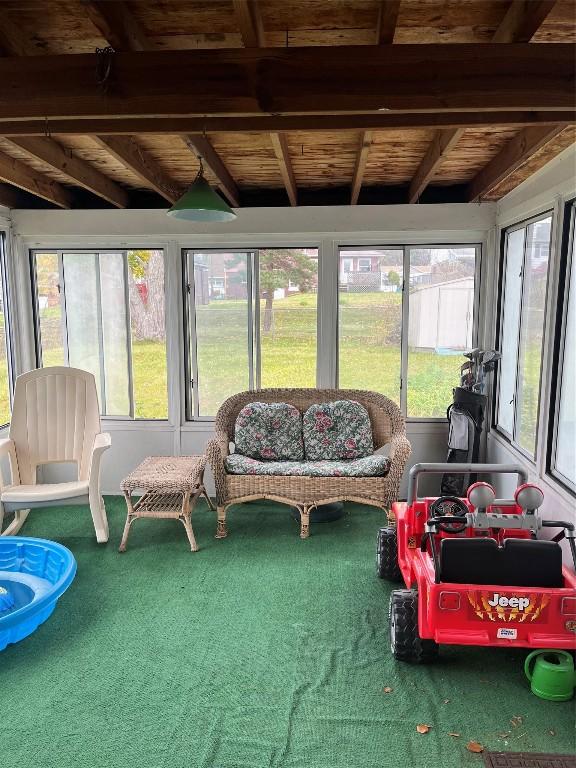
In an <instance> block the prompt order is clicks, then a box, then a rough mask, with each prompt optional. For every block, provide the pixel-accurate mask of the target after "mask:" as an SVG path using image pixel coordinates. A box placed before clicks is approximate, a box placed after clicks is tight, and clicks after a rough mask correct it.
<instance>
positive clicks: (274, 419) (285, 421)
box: [234, 403, 304, 461]
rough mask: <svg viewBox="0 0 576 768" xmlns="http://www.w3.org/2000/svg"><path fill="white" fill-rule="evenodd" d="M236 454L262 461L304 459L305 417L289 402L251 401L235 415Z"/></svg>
mask: <svg viewBox="0 0 576 768" xmlns="http://www.w3.org/2000/svg"><path fill="white" fill-rule="evenodd" d="M234 443H235V446H236V447H235V450H236V453H241V454H242V455H243V456H250V458H252V459H261V460H262V461H302V459H303V458H304V443H303V441H302V416H301V414H300V411H299V410H298V409H297V408H295V407H294V406H293V405H289V404H288V403H249V404H248V405H245V406H244V408H242V410H241V411H240V413H239V414H238V416H237V417H236V426H235V432H234Z"/></svg>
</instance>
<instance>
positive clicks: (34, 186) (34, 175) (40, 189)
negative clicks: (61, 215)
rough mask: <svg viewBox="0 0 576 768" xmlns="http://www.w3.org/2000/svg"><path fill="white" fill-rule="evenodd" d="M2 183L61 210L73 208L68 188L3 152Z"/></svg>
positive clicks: (0, 158)
mask: <svg viewBox="0 0 576 768" xmlns="http://www.w3.org/2000/svg"><path fill="white" fill-rule="evenodd" d="M0 181H4V182H6V183H7V184H12V185H13V186H15V187H19V189H23V190H24V191H25V192H30V193H31V194H32V195H36V197H41V198H43V199H44V200H47V201H48V202H49V203H54V205H57V206H58V207H59V208H71V207H72V202H73V198H72V195H71V194H70V192H69V191H68V190H67V189H66V187H63V186H62V185H61V184H59V183H58V182H57V181H53V180H52V179H49V178H47V177H46V176H44V175H43V174H41V173H38V172H37V171H35V170H34V169H33V168H30V167H29V166H28V165H26V164H25V163H23V162H22V161H21V160H16V159H15V158H13V157H10V156H9V155H6V154H4V153H3V152H2V153H0Z"/></svg>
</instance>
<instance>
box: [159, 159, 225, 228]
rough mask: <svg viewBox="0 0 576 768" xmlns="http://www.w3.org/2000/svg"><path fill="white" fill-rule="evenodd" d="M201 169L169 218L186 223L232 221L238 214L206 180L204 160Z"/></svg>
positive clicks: (200, 160) (175, 205)
mask: <svg viewBox="0 0 576 768" xmlns="http://www.w3.org/2000/svg"><path fill="white" fill-rule="evenodd" d="M198 161H199V162H200V168H199V169H198V173H197V174H196V178H195V179H194V181H193V182H192V184H191V186H190V187H189V189H188V190H187V191H186V192H184V194H183V195H182V197H181V198H180V199H179V200H177V201H176V202H175V203H174V205H173V206H172V208H170V209H169V211H168V216H172V217H173V218H175V219H183V220H184V221H207V222H210V221H232V220H233V219H235V218H236V214H235V213H234V211H233V210H232V208H230V206H229V205H228V203H226V202H225V201H224V200H223V199H222V198H221V197H220V195H219V194H218V192H216V191H215V190H214V189H212V187H211V186H210V184H209V183H208V182H207V181H206V179H205V178H204V165H203V163H202V158H201V157H198Z"/></svg>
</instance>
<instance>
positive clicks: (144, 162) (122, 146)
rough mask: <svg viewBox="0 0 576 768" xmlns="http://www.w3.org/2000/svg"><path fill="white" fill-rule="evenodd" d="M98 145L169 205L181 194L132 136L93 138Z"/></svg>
mask: <svg viewBox="0 0 576 768" xmlns="http://www.w3.org/2000/svg"><path fill="white" fill-rule="evenodd" d="M92 138H93V139H94V140H95V141H97V142H98V144H99V145H100V146H101V147H102V148H103V149H105V150H107V151H108V152H110V154H111V155H112V156H113V157H115V158H116V160H118V162H120V163H122V165H124V166H125V167H126V168H128V169H129V170H130V171H132V173H134V174H135V175H136V176H138V178H139V179H141V180H142V181H143V182H144V184H145V185H146V186H147V187H151V188H152V189H153V190H154V191H155V192H157V193H158V194H159V195H161V196H162V197H163V198H164V199H165V200H168V202H169V203H175V202H176V200H178V198H179V197H180V195H181V194H182V192H181V191H180V190H178V189H176V188H175V186H174V183H173V181H172V180H171V179H170V178H169V176H167V175H166V174H165V173H164V171H163V169H162V168H160V166H159V165H158V163H157V162H156V160H155V159H154V158H153V157H151V156H150V155H149V154H148V153H147V152H145V151H144V150H143V149H142V148H141V147H140V146H139V144H138V143H137V142H136V140H135V139H134V137H132V136H93V137H92Z"/></svg>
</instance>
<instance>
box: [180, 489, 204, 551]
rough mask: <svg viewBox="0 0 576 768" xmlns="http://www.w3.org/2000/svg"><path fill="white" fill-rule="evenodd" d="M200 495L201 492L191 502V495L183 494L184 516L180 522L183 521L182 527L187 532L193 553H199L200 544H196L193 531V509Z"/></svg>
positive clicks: (182, 515) (181, 516)
mask: <svg viewBox="0 0 576 768" xmlns="http://www.w3.org/2000/svg"><path fill="white" fill-rule="evenodd" d="M200 493H201V491H198V492H197V493H195V494H194V496H193V498H192V501H191V500H190V493H183V494H182V514H181V515H180V520H181V521H182V525H183V526H184V528H185V530H186V535H187V536H188V541H189V542H190V551H191V552H198V544H196V539H195V537H194V531H193V529H192V509H193V508H194V506H195V504H196V499H197V498H198V496H199V495H200Z"/></svg>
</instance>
